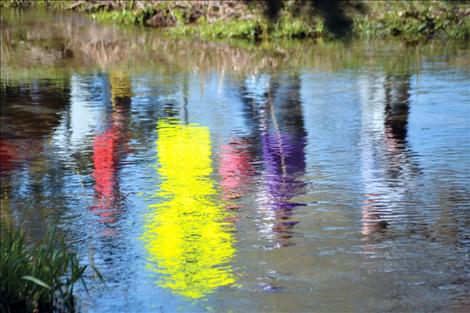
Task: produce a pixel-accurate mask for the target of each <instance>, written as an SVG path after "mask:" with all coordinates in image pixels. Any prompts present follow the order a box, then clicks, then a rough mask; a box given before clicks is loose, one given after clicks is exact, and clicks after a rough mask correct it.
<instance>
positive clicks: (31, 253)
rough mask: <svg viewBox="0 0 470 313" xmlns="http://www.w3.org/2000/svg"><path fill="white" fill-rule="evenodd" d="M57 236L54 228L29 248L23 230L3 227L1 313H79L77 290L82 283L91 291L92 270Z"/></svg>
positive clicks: (0, 270) (0, 287) (0, 257)
mask: <svg viewBox="0 0 470 313" xmlns="http://www.w3.org/2000/svg"><path fill="white" fill-rule="evenodd" d="M56 234H57V232H56V229H55V227H53V228H51V229H50V230H49V231H48V233H47V234H46V236H45V237H44V238H43V240H42V241H41V242H39V243H38V244H35V245H28V244H27V243H26V240H25V233H24V232H23V231H22V230H20V229H14V228H13V227H9V226H5V225H1V239H0V244H1V245H0V273H1V277H0V311H1V312H74V311H75V302H76V301H75V295H74V288H75V286H76V285H77V283H79V282H81V283H82V284H83V286H84V288H85V290H87V287H86V284H85V271H86V269H87V267H88V266H87V265H80V263H79V260H78V256H77V255H76V254H75V253H73V252H70V250H69V248H68V247H67V245H66V244H65V242H64V241H63V240H62V239H60V240H59V239H57V236H56ZM91 268H92V269H93V271H94V272H95V273H96V275H97V276H98V277H99V278H100V279H102V277H101V274H100V273H99V272H98V271H97V270H96V268H95V267H94V266H91Z"/></svg>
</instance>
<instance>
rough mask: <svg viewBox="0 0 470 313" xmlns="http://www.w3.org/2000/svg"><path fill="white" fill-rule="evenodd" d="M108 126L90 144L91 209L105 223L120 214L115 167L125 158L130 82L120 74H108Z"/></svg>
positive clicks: (110, 221) (113, 219) (112, 220)
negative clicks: (93, 200)
mask: <svg viewBox="0 0 470 313" xmlns="http://www.w3.org/2000/svg"><path fill="white" fill-rule="evenodd" d="M110 84H111V101H112V106H113V111H112V113H111V126H110V127H109V128H107V129H106V130H105V131H104V132H103V133H102V134H100V135H97V136H96V137H95V139H94V141H93V165H94V170H93V178H94V179H95V192H96V195H97V203H96V205H95V206H93V207H92V208H91V209H92V210H93V211H95V212H96V213H97V214H98V215H99V216H100V217H101V221H102V222H105V223H113V222H115V221H116V215H117V214H118V213H119V210H120V204H119V201H120V198H121V196H120V189H119V185H118V179H117V174H118V167H119V162H120V160H121V159H122V158H123V157H124V155H125V154H126V149H127V147H126V143H127V141H128V136H127V134H126V131H127V123H128V117H129V109H130V104H131V84H130V80H129V78H128V77H127V76H126V75H125V74H123V73H119V72H111V74H110Z"/></svg>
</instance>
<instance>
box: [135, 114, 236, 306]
mask: <svg viewBox="0 0 470 313" xmlns="http://www.w3.org/2000/svg"><path fill="white" fill-rule="evenodd" d="M174 122H175V121H170V120H165V121H160V122H159V123H158V125H157V134H158V139H157V156H158V163H159V164H160V167H159V168H158V173H159V174H160V176H161V177H162V180H163V181H162V183H161V185H160V190H159V191H158V192H157V194H156V197H158V198H165V199H166V200H165V201H164V202H163V203H158V204H154V205H151V206H150V207H151V208H152V209H153V210H152V212H151V213H149V214H148V216H147V218H146V229H145V233H144V235H143V237H144V240H145V241H146V248H147V250H148V252H149V255H150V261H151V263H152V264H153V265H151V266H150V267H151V269H152V270H153V271H156V272H158V273H162V274H163V275H162V278H161V279H160V281H159V285H160V286H162V287H166V288H170V289H172V290H173V291H174V292H175V293H177V294H180V295H183V296H186V297H189V298H194V299H196V298H201V297H203V296H204V295H206V294H208V293H210V292H212V291H214V290H215V289H216V288H217V287H220V286H225V285H229V284H232V283H234V281H235V279H234V276H233V273H232V270H231V267H230V266H229V265H228V264H227V263H228V262H229V261H230V259H231V258H232V257H233V254H234V252H235V250H234V248H233V246H232V243H233V237H232V234H231V233H230V227H231V226H230V224H229V223H226V222H224V219H225V218H226V217H227V214H228V213H227V212H225V211H224V207H223V204H222V203H220V201H217V199H216V190H215V187H214V183H213V181H212V180H211V179H210V177H209V175H210V174H211V172H212V168H211V159H210V156H211V143H210V136H209V129H208V128H207V127H202V126H198V125H195V124H190V125H181V124H176V123H174Z"/></svg>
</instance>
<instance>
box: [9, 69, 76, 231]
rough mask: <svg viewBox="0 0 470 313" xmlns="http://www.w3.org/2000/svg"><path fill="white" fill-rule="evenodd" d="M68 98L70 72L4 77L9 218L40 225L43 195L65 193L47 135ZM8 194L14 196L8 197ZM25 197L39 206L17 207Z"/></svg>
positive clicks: (52, 128) (51, 130) (57, 119)
mask: <svg viewBox="0 0 470 313" xmlns="http://www.w3.org/2000/svg"><path fill="white" fill-rule="evenodd" d="M69 99H70V88H69V80H68V78H66V77H64V78H63V79H62V80H59V81H55V80H40V79H31V80H29V81H28V82H27V83H20V82H18V81H0V103H1V106H0V110H1V114H0V124H1V134H0V185H1V199H2V201H1V218H2V221H6V222H7V223H10V222H13V219H14V218H17V222H18V221H22V222H23V221H24V222H25V223H27V224H28V223H29V222H31V221H34V224H35V225H41V221H44V215H43V214H42V213H43V208H44V207H45V206H48V204H46V203H45V202H46V201H45V199H44V196H43V195H44V194H51V195H52V196H57V197H58V195H59V194H63V192H62V191H63V184H62V182H63V177H62V175H60V173H59V170H58V168H59V166H58V165H59V164H58V163H57V162H56V161H55V160H53V159H52V158H50V155H49V154H50V150H49V149H48V145H49V141H48V139H49V137H50V135H51V133H52V132H53V130H54V128H55V127H57V125H58V124H59V123H60V119H61V115H62V113H63V112H64V111H65V110H66V109H67V106H68V105H69ZM10 199H15V201H12V202H11V203H10ZM24 199H31V201H32V202H33V203H34V204H35V210H30V211H28V210H15V206H14V205H15V204H16V205H17V204H18V203H20V204H21V203H23V201H24ZM11 205H13V207H11ZM58 207H63V206H61V205H60V204H58ZM13 212H15V213H16V216H15V217H14V216H13V215H12V213H13ZM31 215H32V216H31ZM28 226H30V225H28ZM31 226H33V224H31Z"/></svg>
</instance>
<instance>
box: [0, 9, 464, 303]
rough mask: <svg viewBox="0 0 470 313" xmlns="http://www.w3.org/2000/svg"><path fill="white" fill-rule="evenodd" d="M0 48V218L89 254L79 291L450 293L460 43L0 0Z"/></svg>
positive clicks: (377, 299)
mask: <svg viewBox="0 0 470 313" xmlns="http://www.w3.org/2000/svg"><path fill="white" fill-rule="evenodd" d="M1 52H2V58H1V62H2V63H1V65H2V78H1V103H2V106H1V141H0V143H1V145H0V147H1V183H2V186H1V187H2V188H1V208H2V210H1V213H2V214H1V217H2V221H4V222H6V223H9V224H21V225H23V226H24V227H25V229H26V231H27V234H28V238H29V240H37V238H40V236H41V234H43V233H44V232H45V230H46V229H47V227H48V225H50V224H52V223H58V225H59V228H60V230H61V234H62V236H64V237H65V238H66V240H67V241H68V242H69V243H70V244H71V245H72V246H73V247H74V248H75V249H76V250H77V251H78V252H79V254H80V256H81V259H82V260H83V262H86V263H90V262H94V263H95V264H96V266H97V267H98V268H99V269H100V270H101V272H102V274H103V275H104V276H105V278H106V285H105V286H104V285H103V284H101V283H100V282H99V281H98V280H97V279H96V278H93V277H90V279H91V283H90V286H89V288H90V293H89V294H87V293H86V292H85V291H84V290H79V300H80V302H79V303H80V307H81V310H82V311H84V312H187V311H190V312H205V311H216V312H255V311H256V312H278V311H279V312H281V311H292V312H326V311H331V312H351V311H354V312H357V311H359V312H362V311H399V312H405V311H408V312H417V311H422V312H430V311H444V312H463V311H465V310H466V309H465V308H467V309H468V306H469V305H470V301H469V300H468V299H469V298H470V91H469V90H470V88H469V87H470V84H469V82H470V62H469V60H470V49H469V47H468V44H462V43H460V44H459V43H452V42H448V43H437V42H431V43H428V44H423V45H420V46H409V47H407V46H405V45H403V44H401V43H398V42H369V43H367V42H358V41H353V42H348V43H328V44H326V43H322V42H317V43H314V42H280V43H275V44H270V45H267V44H263V45H258V46H255V45H252V44H246V43H240V42H232V43H230V44H228V43H205V42H198V41H189V40H183V39H181V40H175V39H170V38H165V37H164V36H162V35H161V34H159V33H158V32H157V31H154V30H147V29H139V28H119V27H113V26H110V25H100V24H95V23H93V22H90V21H89V20H86V19H84V18H81V17H78V16H74V15H59V16H51V15H48V14H45V13H44V12H26V13H21V14H20V13H17V12H16V13H15V12H10V11H5V12H3V20H2V46H1ZM89 275H90V276H91V274H89Z"/></svg>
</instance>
